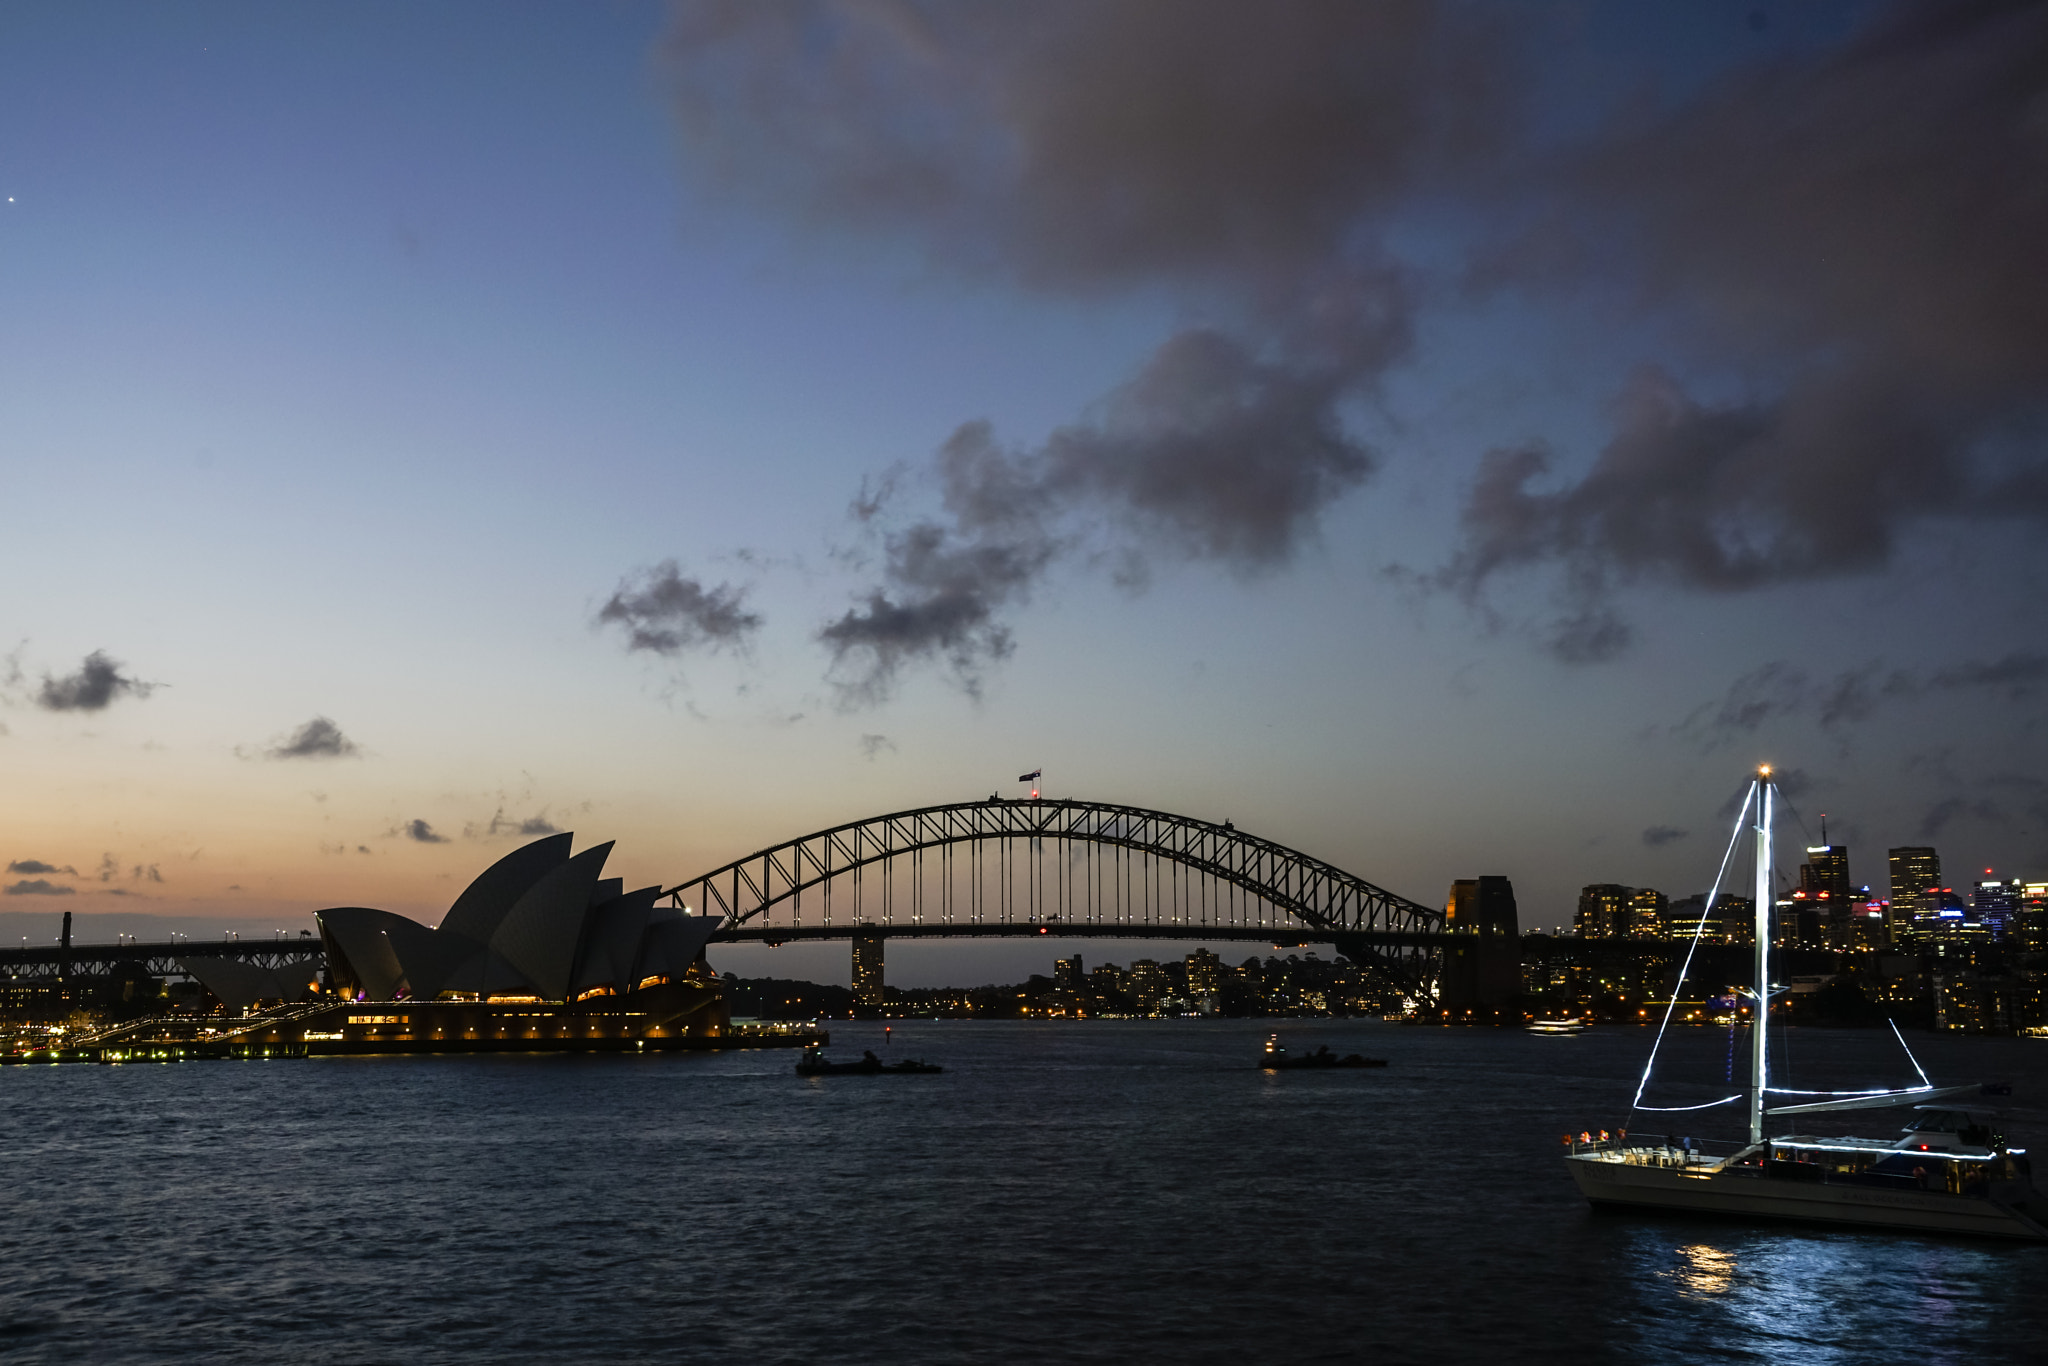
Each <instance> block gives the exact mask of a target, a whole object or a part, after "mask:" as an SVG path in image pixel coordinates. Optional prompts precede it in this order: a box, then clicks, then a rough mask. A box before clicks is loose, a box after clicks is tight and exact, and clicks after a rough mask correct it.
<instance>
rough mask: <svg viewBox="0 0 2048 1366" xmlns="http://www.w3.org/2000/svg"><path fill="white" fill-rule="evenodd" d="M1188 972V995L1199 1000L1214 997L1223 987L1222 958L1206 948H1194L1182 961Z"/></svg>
mask: <svg viewBox="0 0 2048 1366" xmlns="http://www.w3.org/2000/svg"><path fill="white" fill-rule="evenodd" d="M1184 965H1185V967H1186V968H1187V974H1188V995H1190V996H1192V997H1195V998H1196V999H1197V1000H1200V999H1202V998H1204V997H1214V996H1215V995H1216V993H1217V992H1219V991H1221V990H1222V989H1223V960H1222V959H1221V958H1218V957H1217V956H1216V955H1215V954H1213V953H1211V952H1209V950H1207V949H1196V950H1195V951H1194V952H1193V953H1191V954H1189V955H1188V956H1187V958H1186V960H1185V963H1184Z"/></svg>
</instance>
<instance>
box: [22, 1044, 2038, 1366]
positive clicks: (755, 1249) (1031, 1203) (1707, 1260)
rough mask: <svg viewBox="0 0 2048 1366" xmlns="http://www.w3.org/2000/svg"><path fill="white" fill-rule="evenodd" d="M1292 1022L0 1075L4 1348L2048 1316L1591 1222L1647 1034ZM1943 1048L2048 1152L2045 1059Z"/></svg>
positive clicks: (1911, 1279)
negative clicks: (889, 1056) (654, 1051)
mask: <svg viewBox="0 0 2048 1366" xmlns="http://www.w3.org/2000/svg"><path fill="white" fill-rule="evenodd" d="M1271 1028H1272V1025H1271V1024H1270V1023H1269V1022H1266V1021H1256V1020H1247V1021H1218V1022H1176V1023H1160V1024H1151V1023H1143V1022H1128V1023H1125V1022H1089V1023H1086V1024H1068V1023H1054V1024H1045V1025H1024V1024H1011V1025H1002V1024H967V1023H962V1024H930V1025H926V1024H915V1023H902V1022H899V1023H898V1024H897V1025H896V1028H895V1031H894V1042H893V1045H891V1044H885V1043H884V1042H883V1040H882V1038H881V1033H880V1027H879V1026H874V1027H868V1026H851V1027H849V1026H845V1025H835V1026H834V1027H833V1029H834V1036H835V1043H834V1049H833V1051H834V1052H842V1053H852V1054H856V1055H857V1054H858V1052H859V1050H860V1049H861V1048H864V1047H874V1048H875V1049H876V1051H877V1052H887V1051H889V1050H890V1049H891V1048H893V1050H894V1052H895V1053H897V1054H899V1055H901V1054H909V1055H911V1056H921V1057H927V1058H930V1059H931V1060H933V1061H936V1062H940V1063H942V1064H944V1065H945V1067H946V1069H947V1070H946V1072H945V1073H944V1074H943V1075H941V1076H935V1077H903V1078H830V1079H824V1080H823V1081H814V1082H805V1081H802V1080H800V1079H798V1078H796V1077H794V1076H793V1075H791V1072H790V1067H791V1064H792V1062H793V1055H791V1054H788V1053H771V1052H753V1053H730V1054H718V1055H696V1056H685V1057H664V1058H607V1059H567V1058H526V1059H516V1058H500V1059H381V1060H322V1061H316V1062H291V1063H271V1064H262V1063H249V1064H234V1063H217V1064H189V1065H184V1066H179V1067H134V1068H93V1067H62V1068H40V1069H30V1068H6V1069H4V1070H0V1153H4V1154H5V1155H6V1159H7V1161H6V1173H7V1176H8V1179H7V1180H6V1181H4V1182H0V1200H4V1202H5V1203H4V1217H0V1357H4V1358H5V1359H7V1360H8V1361H10V1362H11V1361H33V1362H43V1361H49V1362H73V1361H76V1362H129V1361H157V1360H162V1359H165V1358H167V1357H172V1356H179V1355H184V1356H191V1357H194V1358H200V1359H206V1360H209V1361H220V1362H272V1361H277V1360H282V1359H289V1360H292V1361H295V1362H359V1361H387V1360H399V1359H403V1360H405V1361H407V1362H408V1363H440V1362H495V1361H508V1360H536V1361H540V1360H575V1361H583V1360H600V1361H610V1362H674V1361H697V1360H704V1361H717V1362H719V1363H721V1366H723V1363H728V1362H729V1363H734V1366H755V1363H763V1364H765V1363H774V1362H817V1361H830V1362H835V1363H838V1362H846V1363H876V1364H877V1366H880V1364H881V1363H890V1364H891V1366H896V1364H897V1363H921V1362H949V1363H950V1362H956V1361H969V1362H978V1361H988V1362H1010V1361H1020V1360H1022V1361H1031V1362H1033V1363H1066V1362H1075V1363H1080V1362H1089V1363H1094V1362H1100V1363H1105V1366H1107V1364H1108V1363H1116V1366H1123V1363H1127V1362H1132V1361H1141V1362H1152V1361H1160V1362H1172V1363H1175V1366H1208V1364H1209V1363H1215V1366H1225V1363H1228V1366H1240V1363H1243V1362H1247V1361H1273V1362H1285V1363H1290V1366H1291V1363H1294V1362H1325V1361H1327V1362H1341V1361H1365V1362H1372V1363H1375V1366H1382V1364H1384V1363H1401V1362H1430V1363H1438V1364H1440V1363H1446V1362H1452V1363H1455V1362H1463V1361H1475V1362H1481V1361H1483V1362H1489V1363H1490V1362H1497V1361H1499V1362H1518V1363H1519V1362H1535V1363H1549V1362H1556V1363H1560V1364H1562V1363H1570V1364H1571V1366H1588V1364H1589V1363H1593V1364H1596V1366H1597V1364H1598V1363H1605V1362H1608V1361H1613V1362H1629V1363H1664V1362H1670V1363H1679V1362H1686V1363H1690V1362H1696V1361H1702V1360H1718V1361H1757V1362H1780V1361H1800V1362H1825V1363H1830V1366H1834V1364H1836V1363H1841V1364H1843V1366H1847V1364H1848V1363H1857V1364H1858V1366H1861V1364H1862V1363H1887V1364H1888V1363H1891V1362H1896V1361H1902V1360H1913V1361H1929V1362H1937V1363H1938V1362H1950V1361H1953V1362H1956V1363H1958V1366H1961V1363H1963V1362H1965V1361H1968V1362H1971V1363H2000V1362H2005V1361H2024V1360H2029V1359H2032V1358H2031V1357H2030V1353H2029V1350H2028V1349H2029V1348H2030V1347H2031V1345H2032V1344H2033V1343H2035V1342H2039V1341H2042V1340H2044V1339H2048V1306H2044V1304H2043V1302H2042V1297H2041V1296H2040V1295H2039V1294H2038V1293H2037V1288H2038V1287H2039V1286H2040V1285H2041V1284H2042V1283H2043V1282H2044V1281H2048V1249H2037V1248H2028V1247H2013V1246H2006V1245H2001V1244H1980V1243H1967V1242H1960V1241H1948V1240H1940V1239H1931V1238H1918V1237H1907V1236H1895V1235H1887V1234H1868V1233H1832V1232H1813V1231H1808V1230H1801V1229H1797V1228H1789V1227H1777V1228H1770V1227H1751V1226H1747V1225H1742V1224H1734V1223H1724V1222H1715V1221H1705V1220H1688V1219H1682V1218H1672V1217H1660V1216H1640V1215H1626V1214H1606V1213H1596V1212H1593V1211H1590V1210H1589V1209H1588V1208H1587V1206H1586V1205H1585V1203H1584V1202H1583V1201H1582V1200H1581V1199H1580V1198H1579V1196H1578V1195H1577V1192H1576V1191H1575V1189H1574V1188H1573V1186H1572V1183H1571V1180H1570V1177H1569V1176H1568V1175H1567V1174H1566V1172H1565V1171H1564V1169H1563V1164H1562V1163H1561V1162H1560V1161H1559V1160H1558V1151H1559V1149H1558V1144H1557V1135H1558V1134H1560V1133H1564V1132H1568V1131H1569V1132H1576V1131H1578V1130H1580V1129H1583V1128H1586V1127H1588V1126H1589V1125H1590V1126H1591V1127H1594V1128H1601V1127H1608V1128H1612V1127H1617V1125H1618V1123H1619V1122H1620V1120H1621V1119H1622V1118H1623V1116H1620V1115H1618V1114H1617V1112H1616V1111H1617V1101H1618V1100H1625V1097H1626V1095H1627V1094H1628V1089H1629V1086H1630V1084H1631V1083H1632V1079H1633V1075H1634V1072H1635V1071H1636V1070H1637V1069H1639V1068H1640V1066H1641V1058H1642V1051H1641V1049H1642V1045H1643V1043H1644V1042H1645V1040H1644V1039H1643V1038H1642V1037H1641V1036H1640V1035H1638V1034H1636V1033H1634V1032H1627V1033H1623V1032H1612V1033H1609V1032H1603V1031H1594V1032H1593V1033H1591V1034H1587V1035H1581V1036H1578V1037H1576V1038H1571V1039H1565V1040H1557V1039H1537V1038H1532V1037H1530V1036H1526V1035H1520V1034H1509V1033H1495V1032H1492V1031H1478V1030H1442V1029H1402V1028H1398V1027H1395V1026H1389V1025H1383V1024H1380V1023H1378V1022H1345V1021H1329V1022H1313V1023H1311V1022H1302V1023H1299V1024H1292V1025H1288V1026H1287V1027H1285V1028H1284V1029H1283V1036H1284V1037H1285V1039H1286V1041H1287V1042H1288V1043H1289V1044H1290V1046H1291V1045H1294V1044H1296V1043H1299V1044H1300V1045H1301V1046H1302V1047H1304V1048H1307V1047H1313V1046H1314V1045H1315V1044H1317V1043H1320V1042H1327V1043H1328V1044H1329V1045H1330V1046H1331V1048H1332V1049H1334V1050H1336V1051H1338V1052H1350V1051H1357V1052H1362V1053H1366V1054H1368V1055H1370V1056H1376V1057H1384V1058H1387V1059H1389V1060H1390V1062H1391V1064H1392V1065H1391V1066H1389V1067H1388V1068H1386V1069H1385V1070H1384V1071H1379V1070H1373V1071H1366V1072H1341V1073H1327V1074H1324V1073H1289V1074H1267V1073H1262V1072H1260V1071H1258V1070H1257V1069H1256V1067H1255V1066H1254V1062H1255V1058H1256V1055H1257V1050H1258V1048H1259V1045H1260V1042H1261V1040H1262V1039H1263V1037H1264V1035H1265V1033H1266V1032H1267V1031H1268V1030H1269V1029H1271ZM1709 1042H1712V1041H1709ZM1802 1043H1803V1046H1804V1047H1805V1049H1806V1050H1807V1052H1809V1053H1823V1052H1825V1050H1826V1049H1828V1048H1831V1047H1837V1046H1843V1047H1846V1046H1847V1045H1846V1044H1841V1045H1838V1044H1836V1043H1834V1042H1831V1041H1830V1039H1829V1037H1828V1036H1825V1035H1821V1036H1816V1037H1813V1038H1808V1039H1805V1040H1802ZM1944 1048H1945V1049H1947V1051H1948V1053H1949V1054H1950V1056H1949V1057H1948V1058H1947V1059H1946V1060H1945V1061H1946V1064H1947V1065H1946V1068H1945V1069H1944V1066H1943V1063H1944V1059H1943V1058H1941V1057H1935V1058H1930V1059H1928V1062H1929V1066H1930V1070H1933V1071H1935V1072H1936V1073H1937V1075H1940V1074H1941V1073H1942V1071H1943V1070H1947V1071H1949V1072H1951V1073H1954V1072H1958V1071H1960V1072H1962V1073H1963V1074H1964V1075H1967V1074H1968V1073H1969V1071H1970V1070H1971V1069H1973V1068H1974V1067H1975V1065H1976V1064H1978V1063H1983V1064H1984V1066H1983V1067H1982V1069H1981V1070H1982V1071H1983V1072H1985V1073H1987V1074H1995V1073H2005V1074H2008V1075H2011V1076H2012V1077H2013V1079H2014V1081H2015V1082H2016V1083H2020V1085H2019V1086H2018V1087H2017V1088H2016V1091H2017V1094H2016V1095H2015V1097H2014V1098H2013V1100H2012V1101H2011V1102H2009V1104H2010V1105H2011V1106H2012V1107H2013V1109H2012V1113H2011V1115H2010V1117H2009V1119H2008V1123H2007V1130H2008V1132H2009V1133H2012V1134H2013V1135H2014V1136H2015V1137H2016V1138H2021V1137H2034V1138H2036V1139H2048V1109H2044V1108H2042V1106H2041V1104H2040V1102H2041V1100H2044V1099H2048V1075H2044V1074H2048V1049H2039V1048H2038V1047H2036V1051H2035V1052H2034V1053H2031V1054H2023V1053H2018V1052H2014V1051H2013V1050H2011V1049H2006V1048H2005V1047H2004V1046H2003V1045H2002V1044H2000V1043H1998V1042H1997V1041H1984V1042H1971V1043H1967V1044H1963V1043H1956V1044H1946V1043H1944V1044H1941V1045H1939V1046H1935V1047H1932V1048H1930V1049H1929V1050H1928V1051H1929V1052H1933V1053H1936V1054H1939V1053H1941V1052H1942V1051H1943V1049H1944ZM1923 1056H1925V1054H1923ZM2030 1082H2031V1083H2032V1084H2031V1085H2029V1084H2028V1083H2030ZM840 1083H851V1084H840Z"/></svg>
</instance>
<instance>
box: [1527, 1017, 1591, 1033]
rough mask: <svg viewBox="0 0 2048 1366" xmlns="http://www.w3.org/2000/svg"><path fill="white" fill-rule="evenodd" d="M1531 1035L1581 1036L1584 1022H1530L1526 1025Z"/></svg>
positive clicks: (1584, 1027)
mask: <svg viewBox="0 0 2048 1366" xmlns="http://www.w3.org/2000/svg"><path fill="white" fill-rule="evenodd" d="M1527 1029H1528V1031H1529V1032H1530V1033H1531V1034H1583V1033H1585V1032H1586V1022H1585V1021H1584V1020H1531V1021H1529V1023H1528V1025H1527Z"/></svg>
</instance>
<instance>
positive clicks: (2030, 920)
mask: <svg viewBox="0 0 2048 1366" xmlns="http://www.w3.org/2000/svg"><path fill="white" fill-rule="evenodd" d="M2020 947H2021V948H2022V949H2024V950H2025V951H2026V952H2028V953H2048V882H2029V883H2027V884H2025V885H2024V886H2022V887H2021V888H2020Z"/></svg>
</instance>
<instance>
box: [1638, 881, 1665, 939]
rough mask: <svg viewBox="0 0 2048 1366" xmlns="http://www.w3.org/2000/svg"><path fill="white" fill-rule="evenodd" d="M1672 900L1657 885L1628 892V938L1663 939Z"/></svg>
mask: <svg viewBox="0 0 2048 1366" xmlns="http://www.w3.org/2000/svg"><path fill="white" fill-rule="evenodd" d="M1670 909H1671V906H1670V901H1669V899H1668V898H1666V897H1665V895H1664V893H1662V892H1660V891H1658V890H1657V889H1656V888H1655V887H1637V888H1636V889H1635V890H1633V891H1631V892H1630V893H1629V894H1628V938H1630V939H1662V938H1663V937H1664V921H1665V917H1666V915H1667V914H1668V913H1669V911H1670Z"/></svg>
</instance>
